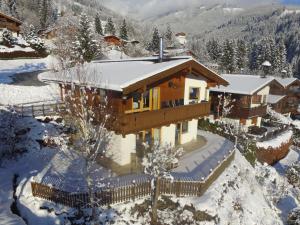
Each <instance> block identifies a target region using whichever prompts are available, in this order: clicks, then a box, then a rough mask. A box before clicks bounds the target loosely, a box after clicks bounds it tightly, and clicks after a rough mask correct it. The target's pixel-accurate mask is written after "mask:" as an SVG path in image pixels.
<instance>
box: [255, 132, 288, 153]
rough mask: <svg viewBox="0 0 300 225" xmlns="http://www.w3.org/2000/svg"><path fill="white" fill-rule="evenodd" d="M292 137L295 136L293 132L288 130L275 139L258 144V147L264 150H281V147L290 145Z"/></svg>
mask: <svg viewBox="0 0 300 225" xmlns="http://www.w3.org/2000/svg"><path fill="white" fill-rule="evenodd" d="M292 136H293V131H292V130H288V131H286V132H284V133H282V134H280V135H279V136H277V137H276V138H274V139H271V140H268V141H264V142H257V143H256V147H258V148H264V149H268V148H273V149H276V148H279V147H280V146H281V145H283V144H286V143H288V142H289V141H290V140H291V138H292Z"/></svg>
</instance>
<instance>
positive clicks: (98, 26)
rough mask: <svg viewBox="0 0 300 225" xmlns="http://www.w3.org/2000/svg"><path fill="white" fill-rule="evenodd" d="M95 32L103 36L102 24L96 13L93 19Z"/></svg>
mask: <svg viewBox="0 0 300 225" xmlns="http://www.w3.org/2000/svg"><path fill="white" fill-rule="evenodd" d="M95 30H96V32H97V33H98V34H101V35H103V29H102V23H101V20H100V15H99V14H98V13H97V15H96V17H95Z"/></svg>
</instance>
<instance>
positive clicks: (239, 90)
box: [211, 74, 275, 95]
mask: <svg viewBox="0 0 300 225" xmlns="http://www.w3.org/2000/svg"><path fill="white" fill-rule="evenodd" d="M222 77H223V78H224V79H225V80H227V81H228V83H229V85H228V86H227V87H225V86H219V87H215V88H212V89H211V91H213V92H225V93H232V94H241V95H253V94H255V93H256V92H257V91H259V90H260V89H262V88H264V87H265V86H267V85H268V84H270V83H271V82H272V81H274V80H275V78H274V77H265V78H262V77H261V76H256V75H242V74H222Z"/></svg>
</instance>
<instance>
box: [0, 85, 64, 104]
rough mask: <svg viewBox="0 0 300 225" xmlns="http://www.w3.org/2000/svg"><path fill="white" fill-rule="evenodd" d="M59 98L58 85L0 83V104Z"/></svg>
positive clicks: (55, 99)
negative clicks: (37, 85) (36, 85)
mask: <svg viewBox="0 0 300 225" xmlns="http://www.w3.org/2000/svg"><path fill="white" fill-rule="evenodd" d="M57 100H59V91H58V86H56V85H55V84H51V85H46V86H39V87H35V86H17V85H10V84H0V105H1V104H2V105H18V104H30V103H38V102H44V103H46V102H56V101H57Z"/></svg>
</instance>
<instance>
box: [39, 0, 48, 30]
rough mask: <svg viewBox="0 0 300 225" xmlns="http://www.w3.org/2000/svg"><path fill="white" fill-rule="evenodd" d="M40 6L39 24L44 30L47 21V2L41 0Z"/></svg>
mask: <svg viewBox="0 0 300 225" xmlns="http://www.w3.org/2000/svg"><path fill="white" fill-rule="evenodd" d="M40 4H41V6H40V24H41V27H42V28H45V27H46V25H47V23H48V19H49V10H50V5H49V0H42V1H41V3H40Z"/></svg>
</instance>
